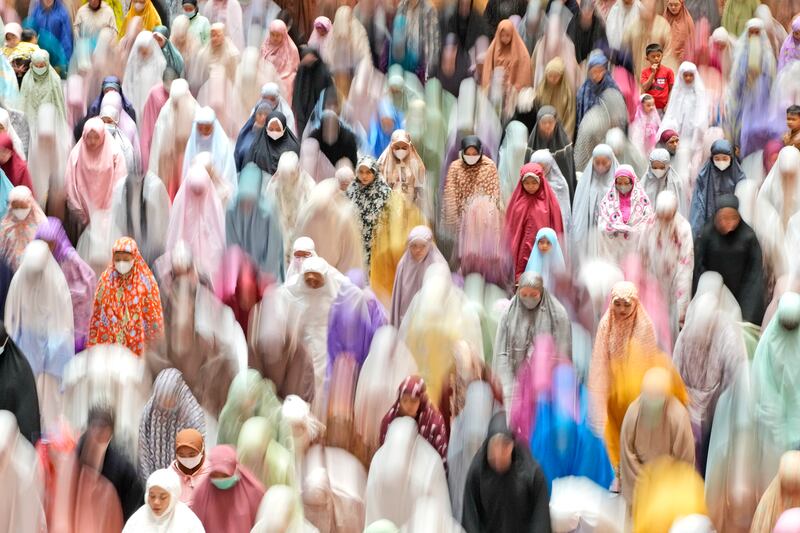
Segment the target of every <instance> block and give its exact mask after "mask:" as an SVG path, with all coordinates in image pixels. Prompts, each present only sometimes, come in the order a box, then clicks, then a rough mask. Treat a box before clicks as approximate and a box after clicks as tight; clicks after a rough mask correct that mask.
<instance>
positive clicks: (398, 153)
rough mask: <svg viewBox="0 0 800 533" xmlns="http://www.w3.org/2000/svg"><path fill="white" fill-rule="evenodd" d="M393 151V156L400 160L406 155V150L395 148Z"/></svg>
mask: <svg viewBox="0 0 800 533" xmlns="http://www.w3.org/2000/svg"><path fill="white" fill-rule="evenodd" d="M393 153H394V156H395V157H396V158H397V159H399V160H400V161H402V160H403V159H405V158H406V157H408V150H395V151H394V152H393Z"/></svg>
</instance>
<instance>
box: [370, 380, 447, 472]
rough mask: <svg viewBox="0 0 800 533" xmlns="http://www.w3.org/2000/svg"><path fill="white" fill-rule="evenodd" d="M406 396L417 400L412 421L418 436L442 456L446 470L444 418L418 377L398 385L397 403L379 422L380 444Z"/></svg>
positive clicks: (398, 414) (397, 415)
mask: <svg viewBox="0 0 800 533" xmlns="http://www.w3.org/2000/svg"><path fill="white" fill-rule="evenodd" d="M404 394H408V395H409V396H411V397H412V398H419V400H420V402H419V408H418V409H417V416H416V417H414V420H415V421H416V422H417V427H418V428H419V435H420V437H422V438H423V439H425V440H427V441H428V442H429V443H430V445H431V446H433V449H434V450H436V451H437V452H438V453H439V455H441V456H442V462H443V463H444V466H445V468H447V443H448V438H447V429H446V428H445V425H444V418H443V417H442V414H441V413H440V412H439V411H438V410H437V409H436V407H434V406H433V405H432V404H431V403H430V400H429V399H428V388H427V387H426V386H425V380H423V379H422V378H421V377H420V376H408V377H407V378H406V379H404V380H403V382H402V383H401V384H400V387H399V388H398V390H397V401H395V402H394V405H392V407H391V409H389V412H388V413H386V416H384V417H383V421H382V422H381V437H380V443H381V445H383V441H384V440H386V432H387V431H388V430H389V424H391V423H392V422H394V420H395V418H398V417H400V416H402V415H401V414H400V397H401V396H403V395H404Z"/></svg>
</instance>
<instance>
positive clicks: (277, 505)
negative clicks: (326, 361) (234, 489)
mask: <svg viewBox="0 0 800 533" xmlns="http://www.w3.org/2000/svg"><path fill="white" fill-rule="evenodd" d="M211 1H213V0H211ZM211 1H209V4H210V3H211ZM229 1H233V0H229ZM314 531H317V530H316V528H315V527H313V526H311V525H310V524H309V523H308V522H307V521H306V520H305V519H304V518H303V507H302V505H301V503H300V498H299V497H298V496H297V492H296V491H295V490H294V489H293V488H290V487H287V486H286V485H273V486H272V487H270V488H269V490H268V491H267V492H266V494H264V498H263V499H262V500H261V505H259V506H258V513H256V523H255V525H254V526H253V529H251V530H250V533H312V532H314Z"/></svg>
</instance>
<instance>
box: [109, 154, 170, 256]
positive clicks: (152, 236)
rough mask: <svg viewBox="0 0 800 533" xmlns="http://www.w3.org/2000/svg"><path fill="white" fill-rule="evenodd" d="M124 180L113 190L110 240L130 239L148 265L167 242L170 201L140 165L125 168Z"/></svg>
mask: <svg viewBox="0 0 800 533" xmlns="http://www.w3.org/2000/svg"><path fill="white" fill-rule="evenodd" d="M128 168H129V169H130V171H129V172H128V176H127V177H126V178H125V179H124V180H121V181H119V182H117V184H116V185H115V186H114V192H113V195H112V199H111V213H112V221H113V224H114V229H113V230H112V236H111V240H112V241H115V240H116V239H117V238H119V237H131V238H132V239H133V240H135V241H136V244H137V245H138V246H139V251H140V252H141V254H142V257H144V260H145V261H146V262H147V264H148V265H152V264H153V262H154V261H155V260H156V259H157V258H159V257H161V255H162V254H163V253H164V249H165V247H166V242H167V228H168V225H169V210H170V201H169V196H168V195H167V189H166V187H164V182H163V181H161V179H160V178H159V177H158V176H156V175H155V174H153V173H152V172H145V171H143V170H142V167H141V165H136V166H133V167H128Z"/></svg>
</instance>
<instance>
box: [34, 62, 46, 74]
mask: <svg viewBox="0 0 800 533" xmlns="http://www.w3.org/2000/svg"><path fill="white" fill-rule="evenodd" d="M31 70H32V71H33V73H34V74H36V75H38V76H41V75H42V74H44V73H45V72H47V65H45V66H43V67H37V66H35V65H31Z"/></svg>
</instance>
